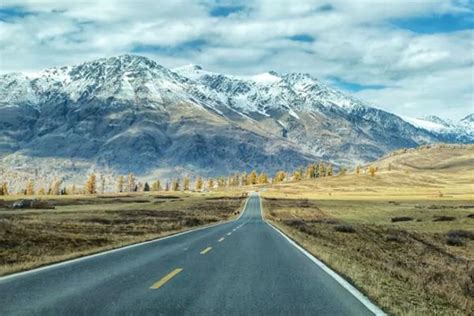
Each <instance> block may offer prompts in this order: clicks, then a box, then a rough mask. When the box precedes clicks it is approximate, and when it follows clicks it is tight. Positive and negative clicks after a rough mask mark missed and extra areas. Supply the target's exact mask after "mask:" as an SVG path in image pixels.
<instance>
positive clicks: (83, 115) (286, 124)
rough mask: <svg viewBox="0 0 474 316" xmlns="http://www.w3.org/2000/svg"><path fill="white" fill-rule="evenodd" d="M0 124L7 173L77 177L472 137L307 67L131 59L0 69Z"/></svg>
mask: <svg viewBox="0 0 474 316" xmlns="http://www.w3.org/2000/svg"><path fill="white" fill-rule="evenodd" d="M433 124H435V123H433ZM463 128H464V129H463ZM469 128H471V129H469ZM0 131H1V137H0V159H1V160H0V167H1V168H2V169H3V170H11V169H12V168H13V169H14V168H18V164H20V165H21V163H19V162H18V161H19V160H15V159H16V158H14V157H23V158H22V159H23V160H21V159H20V160H21V161H27V162H28V163H27V164H30V165H33V166H36V167H35V168H33V169H36V170H37V169H40V168H41V166H40V165H38V164H39V163H37V162H35V161H39V158H44V157H49V158H57V159H63V161H67V160H69V161H71V160H77V161H81V163H82V162H83V163H84V164H85V165H88V167H87V168H86V167H84V169H83V170H82V169H81V171H80V173H81V174H84V173H87V172H91V171H92V170H109V171H110V172H111V173H114V172H115V173H125V172H128V171H133V172H135V173H137V174H143V175H152V176H166V177H170V176H172V175H176V173H188V174H199V173H202V174H203V175H218V174H225V173H230V172H234V171H248V170H251V169H265V170H268V171H271V172H273V171H275V170H277V169H290V168H295V167H297V166H298V165H302V164H306V163H308V162H310V161H314V160H325V161H330V162H332V163H334V164H345V165H353V164H357V163H365V162H368V161H371V160H375V159H377V158H378V157H381V156H382V155H383V154H385V153H387V152H389V151H391V150H394V149H398V148H401V147H416V146H418V145H420V144H426V143H436V142H459V143H472V142H473V141H474V133H473V132H472V126H471V127H469V125H468V124H465V125H462V128H460V127H459V128H455V129H453V128H451V129H447V130H430V129H426V128H424V127H422V126H416V124H412V123H410V122H407V121H406V120H404V119H403V118H402V117H399V116H397V115H395V114H393V113H389V112H387V111H384V110H382V109H378V108H374V107H371V106H368V105H366V104H365V103H364V102H363V101H360V100H358V99H356V98H353V97H350V96H347V95H345V94H344V93H342V92H340V91H337V90H335V89H332V88H330V87H329V86H327V85H325V84H324V83H322V82H321V81H319V80H318V79H316V78H313V77H312V76H311V75H309V74H299V73H290V74H278V73H276V72H267V73H264V74H258V75H254V76H228V75H223V74H217V73H213V72H209V71H205V70H203V68H202V67H200V66H196V65H192V66H187V67H179V68H175V69H172V70H171V69H167V68H166V67H163V66H162V65H160V64H158V63H157V62H155V61H153V60H151V59H149V58H146V57H141V56H134V55H122V56H118V57H110V58H101V59H97V60H94V61H91V62H85V63H82V64H80V65H76V66H65V67H60V68H51V69H47V70H45V71H42V72H39V73H36V74H33V75H25V74H17V73H14V74H4V75H0ZM12 155H13V156H12ZM12 157H13V158H12ZM131 157H134V158H133V159H131ZM15 161H17V162H16V163H15ZM43 163H44V162H43ZM64 163H65V164H66V165H67V163H66V162H64ZM15 164H17V165H15ZM48 168H50V169H51V170H56V169H54V168H55V167H54V166H49V167H48ZM57 169H58V170H60V171H61V170H62V169H67V168H62V167H60V166H58V167H57ZM60 171H58V172H57V174H60ZM36 172H38V171H36ZM64 172H66V173H70V174H71V175H70V176H71V177H73V174H72V173H73V171H71V170H69V169H68V170H66V171H64ZM53 173H54V172H53ZM26 174H27V173H25V177H26Z"/></svg>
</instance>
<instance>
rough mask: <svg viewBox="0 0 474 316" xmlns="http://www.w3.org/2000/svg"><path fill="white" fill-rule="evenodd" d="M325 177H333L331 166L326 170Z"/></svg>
mask: <svg viewBox="0 0 474 316" xmlns="http://www.w3.org/2000/svg"><path fill="white" fill-rule="evenodd" d="M326 175H327V176H328V177H331V176H332V175H333V170H332V165H329V166H328V167H327V170H326Z"/></svg>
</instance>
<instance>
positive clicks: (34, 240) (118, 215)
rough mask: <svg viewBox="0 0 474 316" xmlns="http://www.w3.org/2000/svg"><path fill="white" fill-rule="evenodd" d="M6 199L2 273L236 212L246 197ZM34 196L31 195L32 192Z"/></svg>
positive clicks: (0, 226) (0, 212)
mask: <svg viewBox="0 0 474 316" xmlns="http://www.w3.org/2000/svg"><path fill="white" fill-rule="evenodd" d="M24 198H25V197H24V196H23V197H14V196H8V197H6V200H3V202H2V204H3V206H2V205H1V204H0V245H1V248H0V275H4V274H8V273H13V272H17V271H21V270H28V269H31V268H35V267H39V266H42V265H46V264H50V263H53V262H58V261H63V260H66V259H71V258H75V257H80V256H84V255H87V254H91V253H96V252H100V251H104V250H108V249H113V248H117V247H121V246H124V245H128V244H133V243H136V242H141V241H145V240H150V239H154V238H157V237H161V236H165V235H170V234H173V233H176V232H180V231H183V230H187V229H191V228H193V227H196V226H202V225H206V224H211V223H216V222H219V221H223V220H228V219H231V218H233V217H235V216H236V211H237V210H239V208H241V207H242V205H243V200H244V198H243V197H242V196H240V195H235V194H229V193H218V194H217V193H202V194H201V193H182V192H172V193H165V192H162V193H160V194H120V195H99V196H61V197H44V196H41V197H37V198H40V199H44V201H45V202H47V203H48V204H51V205H53V206H54V207H55V208H54V209H12V208H10V207H8V206H10V205H11V204H12V203H13V202H14V201H15V200H18V199H24ZM28 198H31V197H28Z"/></svg>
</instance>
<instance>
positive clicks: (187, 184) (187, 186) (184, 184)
mask: <svg viewBox="0 0 474 316" xmlns="http://www.w3.org/2000/svg"><path fill="white" fill-rule="evenodd" d="M189 183H190V181H189V178H188V177H184V180H183V190H184V191H189Z"/></svg>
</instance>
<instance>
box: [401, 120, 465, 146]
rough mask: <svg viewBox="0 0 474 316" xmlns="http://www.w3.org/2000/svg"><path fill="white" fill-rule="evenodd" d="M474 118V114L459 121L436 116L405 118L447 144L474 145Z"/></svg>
mask: <svg viewBox="0 0 474 316" xmlns="http://www.w3.org/2000/svg"><path fill="white" fill-rule="evenodd" d="M473 117H474V114H470V115H468V116H466V117H465V118H463V119H461V120H459V121H452V120H443V119H441V118H439V117H437V116H436V115H428V116H425V117H422V118H411V117H403V118H404V119H405V120H406V121H407V122H409V123H410V124H412V125H413V126H415V127H418V128H421V129H424V130H427V131H430V132H431V133H432V134H434V135H436V136H437V137H438V138H440V139H442V140H444V141H446V142H453V143H472V141H473V139H474V122H473Z"/></svg>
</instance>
